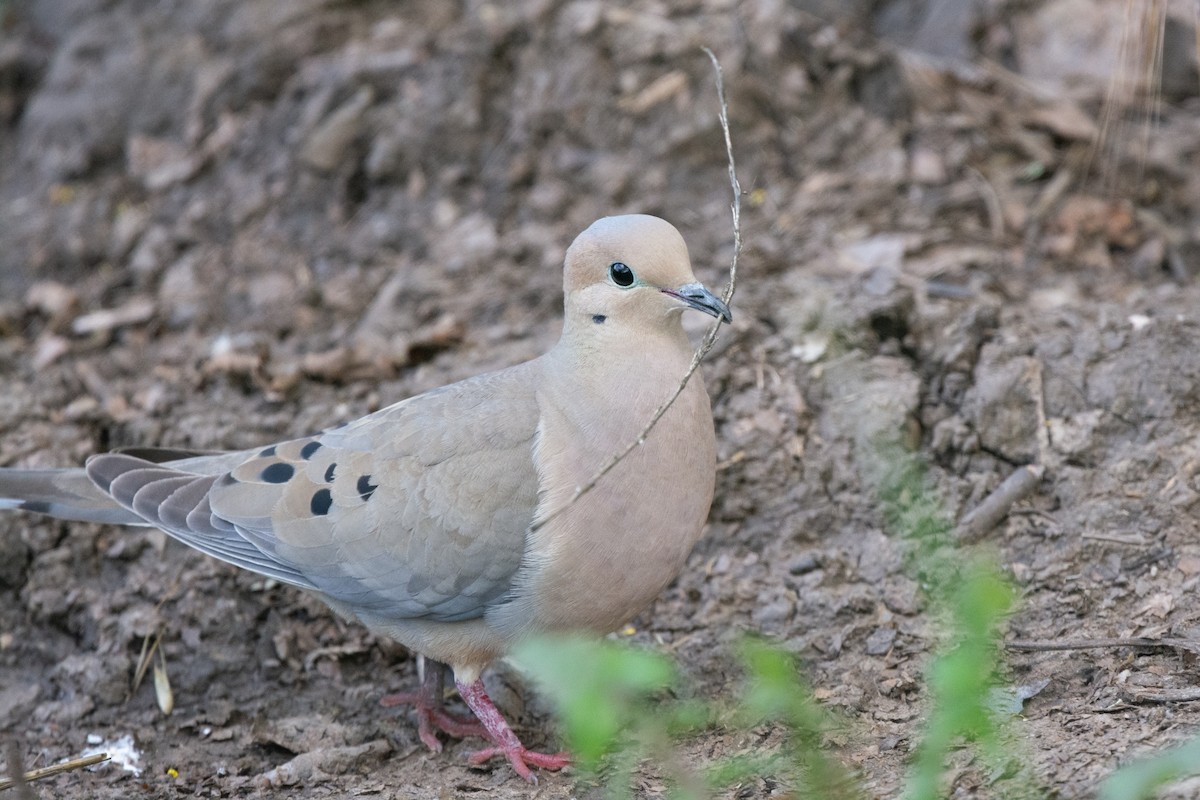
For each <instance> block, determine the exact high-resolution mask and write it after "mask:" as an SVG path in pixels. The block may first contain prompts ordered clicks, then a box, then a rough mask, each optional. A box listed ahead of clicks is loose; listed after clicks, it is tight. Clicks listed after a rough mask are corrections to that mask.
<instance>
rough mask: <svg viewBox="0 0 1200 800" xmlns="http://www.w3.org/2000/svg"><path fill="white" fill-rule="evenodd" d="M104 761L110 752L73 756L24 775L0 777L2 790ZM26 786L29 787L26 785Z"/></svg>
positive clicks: (0, 789) (0, 790) (0, 788)
mask: <svg viewBox="0 0 1200 800" xmlns="http://www.w3.org/2000/svg"><path fill="white" fill-rule="evenodd" d="M102 761H108V753H96V754H95V755H90V756H84V757H83V758H73V759H71V760H70V761H64V762H63V763H61V764H52V765H50V766H48V767H42V768H41V769H34V770H30V771H29V772H26V773H25V774H24V775H15V776H12V777H8V778H5V777H0V792H3V791H4V790H5V789H11V788H12V787H14V786H19V785H22V784H23V783H24V784H29V783H32V782H34V781H40V780H41V779H42V778H49V777H50V776H51V775H57V774H59V773H60V772H71V771H72V770H77V769H83V768H84V767H91V766H94V765H96V764H99V763H100V762H102ZM26 788H29V787H28V786H26ZM19 796H20V795H18V797H19Z"/></svg>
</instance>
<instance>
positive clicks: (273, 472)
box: [259, 462, 296, 483]
mask: <svg viewBox="0 0 1200 800" xmlns="http://www.w3.org/2000/svg"><path fill="white" fill-rule="evenodd" d="M295 474H296V468H295V467H293V466H292V465H291V464H284V463H282V462H280V463H278V464H271V465H270V466H269V467H267V468H266V469H264V470H263V471H262V472H261V473H260V474H259V477H260V478H262V479H263V480H264V481H266V482H267V483H287V482H288V481H290V480H291V479H292V476H293V475H295Z"/></svg>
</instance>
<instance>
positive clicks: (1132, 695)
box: [1121, 686, 1200, 703]
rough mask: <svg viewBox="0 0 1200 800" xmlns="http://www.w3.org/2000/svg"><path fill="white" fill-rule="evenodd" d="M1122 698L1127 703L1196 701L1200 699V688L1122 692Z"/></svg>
mask: <svg viewBox="0 0 1200 800" xmlns="http://www.w3.org/2000/svg"><path fill="white" fill-rule="evenodd" d="M1121 699H1122V700H1124V701H1125V702H1126V703H1194V702H1195V701H1197V700H1200V688H1197V687H1194V686H1193V687H1192V688H1190V689H1160V690H1158V691H1149V690H1147V691H1141V692H1121Z"/></svg>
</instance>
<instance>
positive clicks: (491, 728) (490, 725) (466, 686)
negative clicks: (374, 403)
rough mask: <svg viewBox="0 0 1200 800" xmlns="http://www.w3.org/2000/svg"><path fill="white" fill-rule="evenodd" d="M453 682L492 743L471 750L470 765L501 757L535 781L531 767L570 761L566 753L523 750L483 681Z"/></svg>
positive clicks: (558, 766)
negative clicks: (473, 750)
mask: <svg viewBox="0 0 1200 800" xmlns="http://www.w3.org/2000/svg"><path fill="white" fill-rule="evenodd" d="M454 685H455V686H456V687H458V693H459V695H461V696H462V699H463V700H464V701H465V702H466V704H467V707H468V708H470V709H471V710H472V711H473V712H475V716H476V717H478V718H479V722H480V723H482V725H483V727H484V728H486V729H487V738H488V739H490V740H491V742H492V746H491V747H487V748H484V749H483V750H480V751H478V752H476V753H472V754H471V755H470V756H469V757H468V761H470V762H471V763H472V764H482V763H483V762H485V761H487V760H488V759H490V758H494V757H496V756H504V757H505V758H507V759H508V763H509V764H511V765H512V768H513V769H514V770H516V772H517V774H518V775H520V776H521V777H522V778H524V779H525V780H527V781H529V782H530V783H537V778H536V777H535V776H534V774H533V771H532V770H530V767H531V766H533V767H541V768H542V769H562V768H563V767H565V766H567V765H568V764H570V763H571V760H570V759H569V758H568V757H567V754H566V753H535V752H533V751H531V750H526V749H525V745H523V744H521V740H520V739H518V738H517V735H516V734H515V733H513V729H512V728H511V727H509V725H508V722H506V721H505V719H504V715H503V714H501V713H500V710H499V709H498V708H496V705H495V703H493V702H492V698H490V697H488V695H487V691H486V690H484V688H483V681H482V680H480V679H478V678H477V679H476V680H475V681H473V682H471V683H466V682H465V681H459V680H456V681H455V682H454Z"/></svg>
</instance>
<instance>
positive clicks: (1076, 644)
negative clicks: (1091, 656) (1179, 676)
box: [1004, 637, 1200, 653]
mask: <svg viewBox="0 0 1200 800" xmlns="http://www.w3.org/2000/svg"><path fill="white" fill-rule="evenodd" d="M1004 647H1005V649H1007V650H1024V651H1026V652H1033V653H1040V652H1048V651H1053V650H1098V649H1102V648H1112V647H1169V648H1172V649H1175V650H1187V651H1188V652H1191V653H1200V640H1197V639H1179V638H1162V639H1147V638H1144V637H1130V638H1120V639H1059V640H1053V639H1052V640H1046V641H1039V640H1029V639H1015V640H1013V641H1011V642H1005V643H1004Z"/></svg>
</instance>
